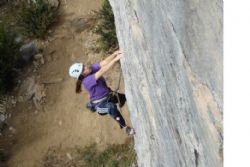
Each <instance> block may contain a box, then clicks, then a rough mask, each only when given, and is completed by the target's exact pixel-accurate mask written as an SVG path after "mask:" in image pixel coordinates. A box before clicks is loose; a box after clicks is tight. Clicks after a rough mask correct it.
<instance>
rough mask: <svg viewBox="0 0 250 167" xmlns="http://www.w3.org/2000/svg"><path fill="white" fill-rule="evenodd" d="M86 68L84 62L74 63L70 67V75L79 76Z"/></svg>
mask: <svg viewBox="0 0 250 167" xmlns="http://www.w3.org/2000/svg"><path fill="white" fill-rule="evenodd" d="M83 68H84V66H83V64H82V63H74V64H72V65H71V66H70V68H69V76H71V77H73V78H78V77H79V76H80V74H81V73H82V69H83Z"/></svg>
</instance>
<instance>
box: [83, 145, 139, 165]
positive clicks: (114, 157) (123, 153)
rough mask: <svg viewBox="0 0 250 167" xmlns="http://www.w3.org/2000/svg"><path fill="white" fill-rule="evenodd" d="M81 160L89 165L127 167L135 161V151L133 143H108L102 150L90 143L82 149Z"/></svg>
mask: <svg viewBox="0 0 250 167" xmlns="http://www.w3.org/2000/svg"><path fill="white" fill-rule="evenodd" d="M83 160H84V162H85V164H86V165H87V166H89V167H102V166H108V167H129V166H131V165H132V164H133V163H136V153H135V150H134V147H133V143H129V144H120V145H118V144H117V145H109V146H108V147H107V148H106V149H105V150H104V151H102V152H98V151H97V148H96V144H92V145H90V146H88V147H86V148H85V150H84V151H83Z"/></svg>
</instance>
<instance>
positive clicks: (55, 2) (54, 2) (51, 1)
mask: <svg viewBox="0 0 250 167" xmlns="http://www.w3.org/2000/svg"><path fill="white" fill-rule="evenodd" d="M48 2H49V4H50V5H52V6H53V7H55V8H58V7H59V4H60V2H59V0H48Z"/></svg>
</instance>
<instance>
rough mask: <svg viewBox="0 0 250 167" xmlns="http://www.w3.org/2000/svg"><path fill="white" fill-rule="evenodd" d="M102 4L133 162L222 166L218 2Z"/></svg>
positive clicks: (152, 166) (150, 166) (146, 166)
mask: <svg viewBox="0 0 250 167" xmlns="http://www.w3.org/2000/svg"><path fill="white" fill-rule="evenodd" d="M110 3H111V6H112V9H113V12H114V16H115V24H116V32H117V37H118V41H119V45H120V48H121V50H122V51H123V52H124V57H123V58H122V59H121V66H122V73H123V77H124V82H125V93H126V97H127V103H128V108H129V112H130V119H131V123H132V125H133V127H134V129H135V131H136V135H135V136H134V139H135V150H136V152H137V162H138V166H140V167H162V166H164V167H182V166H188V167H195V166H196V167H197V166H199V167H221V166H223V156H222V155H221V149H222V148H221V146H222V145H223V131H222V129H223V128H218V127H222V121H223V118H222V115H223V1H222V0H211V1H198V0H188V1H187V0H158V1H146V0H137V1H134V0H126V1H120V0H110ZM218 125H219V126H218Z"/></svg>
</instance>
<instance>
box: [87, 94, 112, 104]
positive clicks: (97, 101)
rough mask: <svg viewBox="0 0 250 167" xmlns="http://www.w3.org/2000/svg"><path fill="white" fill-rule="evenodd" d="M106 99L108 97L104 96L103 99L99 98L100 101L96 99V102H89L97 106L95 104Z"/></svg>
mask: <svg viewBox="0 0 250 167" xmlns="http://www.w3.org/2000/svg"><path fill="white" fill-rule="evenodd" d="M108 97H109V96H108V95H107V96H104V97H103V98H101V99H98V100H93V101H91V102H92V103H94V104H97V103H100V102H102V101H103V100H106V99H107V98H108Z"/></svg>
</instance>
